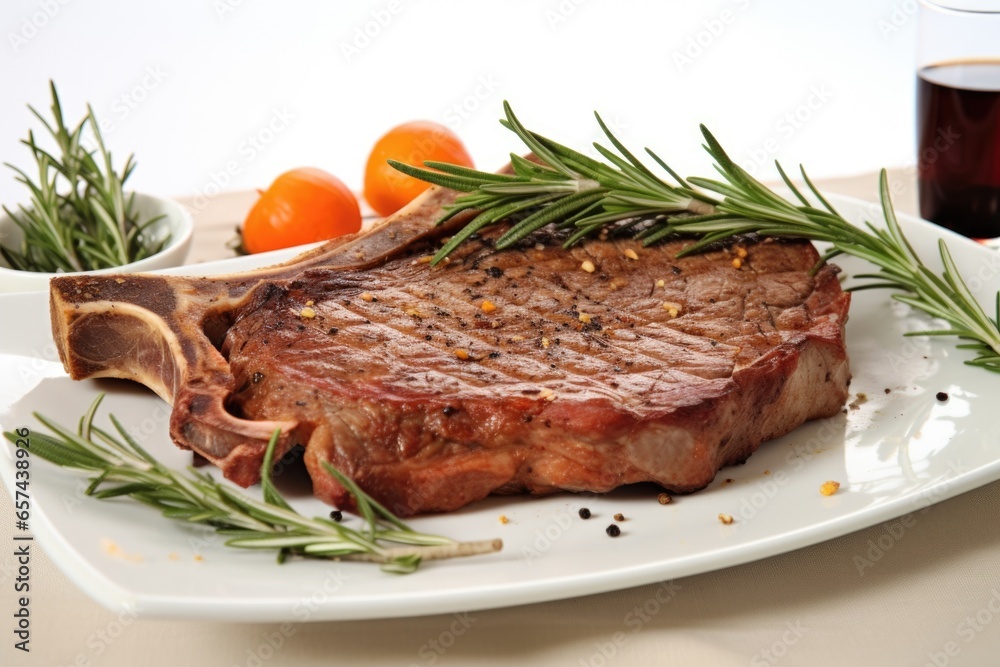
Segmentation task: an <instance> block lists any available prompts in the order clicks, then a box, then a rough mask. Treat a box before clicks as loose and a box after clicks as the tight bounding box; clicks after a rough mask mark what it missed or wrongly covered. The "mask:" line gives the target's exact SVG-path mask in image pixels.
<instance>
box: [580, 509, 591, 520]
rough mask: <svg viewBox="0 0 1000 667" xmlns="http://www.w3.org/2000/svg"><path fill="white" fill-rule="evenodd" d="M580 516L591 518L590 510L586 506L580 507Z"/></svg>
mask: <svg viewBox="0 0 1000 667" xmlns="http://www.w3.org/2000/svg"><path fill="white" fill-rule="evenodd" d="M580 518H581V519H589V518H590V510H589V509H587V508H586V507H581V508H580Z"/></svg>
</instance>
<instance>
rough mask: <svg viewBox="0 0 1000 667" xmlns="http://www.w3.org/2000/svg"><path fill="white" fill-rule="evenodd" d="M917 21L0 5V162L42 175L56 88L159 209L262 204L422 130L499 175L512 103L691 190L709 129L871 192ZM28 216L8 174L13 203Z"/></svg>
mask: <svg viewBox="0 0 1000 667" xmlns="http://www.w3.org/2000/svg"><path fill="white" fill-rule="evenodd" d="M63 3H65V4H63ZM915 11H916V3H915V2H914V1H913V0H841V1H840V2H836V3H814V2H808V3H807V2H802V0H714V1H710V2H701V3H697V4H696V3H690V4H687V3H684V4H682V3H679V2H663V1H661V2H652V1H649V2H639V1H636V2H614V3H612V2H607V1H606V2H599V1H598V0H589V1H587V0H544V1H538V0H505V1H503V2H500V1H495V0H491V1H488V2H469V1H465V2H459V1H458V0H392V1H391V2H390V1H388V0H378V1H374V2H351V3H345V2H337V3H333V2H305V1H294V2H289V1H285V2H264V1H263V0H200V1H195V0H174V1H171V2H161V3H156V4H155V5H154V4H153V3H152V2H141V3H140V2H135V1H127V0H103V1H98V0H92V1H87V0H68V1H67V0H5V2H4V3H3V9H2V10H0V29H2V33H0V34H2V37H3V39H2V42H0V68H2V69H0V71H2V73H3V79H2V80H3V84H4V85H3V91H4V92H3V95H2V96H0V156H2V158H3V161H6V162H13V163H15V164H18V165H20V166H23V167H28V166H30V165H31V164H32V163H31V160H30V156H29V154H28V152H27V149H26V148H25V147H23V146H20V145H19V144H18V141H19V140H20V139H22V138H23V137H24V136H26V133H27V129H28V128H29V127H34V128H36V131H37V129H39V124H38V123H37V121H34V119H33V118H32V117H31V116H30V114H29V112H28V110H27V108H26V105H27V104H32V105H34V106H35V107H36V108H38V109H39V110H45V112H46V113H47V107H48V89H47V81H48V80H49V79H50V78H51V79H54V80H55V81H56V83H57V85H58V87H59V91H60V93H61V95H62V98H63V107H64V111H65V113H66V115H67V118H68V119H69V120H73V121H75V120H78V119H79V118H81V117H82V115H83V113H84V104H85V103H86V102H88V101H89V102H90V103H91V104H92V105H93V108H94V110H95V112H96V114H97V116H98V118H99V119H100V120H101V121H102V123H104V124H105V125H106V126H108V127H107V130H106V132H105V134H106V140H107V142H108V143H109V145H110V146H111V148H112V150H113V153H114V154H115V156H116V162H117V163H118V164H119V165H120V164H121V163H122V162H123V161H124V157H125V156H126V155H127V154H128V153H129V152H134V153H135V154H136V157H137V159H138V162H139V167H138V169H137V171H136V172H135V175H134V177H133V179H134V180H133V181H132V182H131V183H132V186H133V187H135V188H136V189H140V190H144V191H147V192H151V193H153V194H160V195H173V196H181V195H199V194H207V195H209V196H211V195H212V194H214V193H215V192H217V190H218V188H217V187H216V186H217V185H221V186H222V187H223V188H225V189H247V188H255V187H266V186H267V184H268V183H269V182H270V181H271V180H272V179H273V178H274V177H275V176H277V175H278V174H279V173H280V172H282V171H284V170H286V169H289V168H293V167H297V166H305V165H309V166H318V167H322V168H324V169H327V170H329V171H331V172H332V173H334V174H336V175H338V176H339V177H340V178H341V179H343V180H344V181H345V182H346V183H347V184H348V185H349V186H351V187H352V188H355V189H360V187H361V179H362V173H363V168H364V163H365V160H366V158H367V155H368V151H369V149H370V147H371V145H372V143H373V142H374V141H375V140H376V139H377V138H378V137H379V136H380V135H381V134H382V133H383V132H385V131H386V130H387V129H388V128H390V127H391V126H393V125H395V124H397V123H400V122H403V121H406V120H411V119H416V118H426V119H430V120H437V121H439V122H442V123H445V124H447V125H449V126H451V127H452V128H453V129H455V130H456V131H457V132H458V133H459V134H460V135H461V136H462V138H463V139H464V141H465V142H466V144H467V146H468V148H469V150H470V152H471V154H472V156H473V158H474V159H475V161H476V163H477V166H480V167H482V168H484V169H493V168H495V167H498V166H499V165H500V164H502V163H503V162H504V161H505V160H506V155H507V153H508V152H510V151H519V152H520V151H521V149H520V147H519V145H518V143H517V141H516V139H515V138H514V137H513V135H510V134H509V133H508V132H507V131H506V130H504V129H503V128H501V127H500V125H499V123H497V119H498V118H499V117H500V115H501V103H502V101H503V100H504V99H507V100H509V101H511V103H512V104H513V105H514V108H515V110H516V111H517V112H518V114H519V116H520V117H521V119H522V121H524V122H525V123H526V124H527V125H528V126H529V127H531V128H533V129H535V130H537V131H540V132H543V133H545V134H548V135H549V136H552V137H553V138H558V139H560V140H562V141H563V142H564V143H569V144H570V145H574V146H586V145H588V143H589V142H590V141H592V140H594V139H597V138H598V136H599V131H598V128H597V127H596V124H595V123H594V121H593V117H592V115H591V112H592V111H593V110H595V109H596V110H599V111H600V112H601V113H602V115H603V116H604V117H605V119H606V120H608V121H609V123H610V124H611V125H612V126H613V127H614V128H615V129H616V130H617V132H618V133H619V134H620V136H621V138H623V139H624V140H626V142H627V143H628V144H629V145H631V146H633V147H634V148H636V149H640V148H642V147H643V146H647V145H648V146H650V147H652V148H653V149H655V150H656V151H657V152H658V153H659V154H660V155H661V156H663V157H665V158H666V159H667V160H668V162H670V163H671V164H672V166H674V167H675V168H676V169H678V171H680V172H681V173H682V174H687V175H691V174H696V173H698V174H703V175H708V174H705V172H706V170H707V161H706V160H705V159H704V158H703V156H702V153H701V149H700V136H699V133H698V124H699V123H705V124H707V125H708V126H709V127H710V128H711V129H712V130H713V131H714V132H715V133H716V135H717V136H718V137H719V138H720V140H722V142H723V144H724V145H725V146H726V147H727V148H728V149H729V151H730V153H731V154H732V155H733V156H734V157H735V158H736V159H737V160H738V161H740V162H741V163H742V164H744V166H746V167H747V168H750V169H752V170H754V171H755V173H757V174H762V175H766V176H771V175H773V172H772V171H771V169H770V161H771V160H772V159H773V158H775V157H778V158H780V159H782V161H784V162H786V163H787V164H789V165H792V166H794V165H795V164H797V163H799V162H803V163H805V164H806V165H807V166H808V167H809V169H810V171H811V173H813V174H814V175H816V176H832V175H841V174H854V173H861V172H866V171H871V170H873V169H876V168H878V167H882V166H900V165H907V164H911V163H912V162H913V159H912V157H911V155H912V153H913V152H914V129H913V127H914V124H913V109H914V103H913V90H914V81H915V76H914V47H915V35H916V25H915V24H916V19H915ZM366 33H367V34H366ZM810 105H811V107H812V108H810ZM789 114H791V115H789ZM796 114H797V116H798V117H797V118H796V117H795V115H796ZM254 138H255V139H254ZM254 140H255V141H256V144H257V145H256V146H254ZM765 163H766V164H765ZM761 164H764V166H758V165H761ZM25 199H26V194H25V192H24V191H23V188H22V186H19V185H18V184H16V183H15V182H14V179H13V173H12V172H10V170H8V169H6V168H4V169H2V170H0V200H2V201H3V203H5V204H7V205H8V206H10V205H11V204H13V203H16V202H18V201H24V200H25Z"/></svg>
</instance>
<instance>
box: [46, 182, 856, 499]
mask: <svg viewBox="0 0 1000 667" xmlns="http://www.w3.org/2000/svg"><path fill="white" fill-rule="evenodd" d="M452 198H453V194H452V193H449V192H447V191H442V190H438V189H432V190H431V191H429V192H428V194H427V195H425V196H424V197H423V198H421V199H420V200H419V201H417V202H415V203H414V204H412V205H411V206H410V207H408V208H407V209H404V210H403V211H402V212H400V213H399V214H397V215H396V216H393V217H392V218H390V219H389V220H387V221H386V222H385V223H384V224H382V225H380V226H378V227H376V228H375V229H373V230H371V231H369V232H366V233H363V234H360V235H356V236H353V237H348V238H344V239H340V240H337V241H334V242H331V243H329V244H327V245H326V246H323V247H322V248H320V249H318V250H314V251H311V252H309V253H306V254H304V255H302V256H300V257H298V258H296V259H294V260H292V261H291V262H288V263H286V264H283V265H279V266H276V267H271V268H267V269H261V270H257V271H253V272H249V273H245V274H238V275H232V276H222V277H218V278H183V277H163V276H141V275H140V276H125V275H123V276H96V277H75V276H74V277H65V278H57V279H55V280H53V281H52V292H51V298H52V321H53V331H54V336H55V339H56V342H57V344H58V346H59V350H60V355H61V358H62V359H63V362H64V363H65V365H66V367H67V369H68V370H69V372H70V375H71V376H72V377H74V378H85V377H123V378H129V379H133V380H136V381H139V382H142V383H144V384H146V385H147V386H149V387H151V388H153V389H154V390H155V391H156V392H157V393H158V394H160V396H162V397H163V398H164V399H165V400H168V401H171V402H172V403H173V406H174V408H173V413H172V416H171V425H170V433H171V436H172V437H173V439H174V441H175V442H176V443H177V444H178V445H180V446H182V447H185V448H190V449H194V450H195V451H197V452H199V453H200V454H202V455H203V456H205V457H207V458H208V459H209V460H211V461H212V462H213V463H215V464H216V465H218V466H219V467H220V468H222V470H223V471H224V472H225V474H226V476H227V477H229V478H230V479H233V480H234V481H236V482H238V483H240V484H243V485H249V484H252V483H254V482H255V481H257V479H258V478H259V469H260V465H261V461H262V457H263V452H264V448H265V446H266V443H267V441H268V439H269V438H270V436H271V434H272V432H274V430H275V429H280V430H281V437H280V440H279V455H280V454H281V453H283V452H285V451H287V450H288V449H289V448H291V447H292V446H293V445H294V444H297V443H300V444H303V445H305V448H306V451H305V460H306V464H307V466H308V468H309V472H310V474H311V476H312V479H313V484H314V488H315V491H316V493H317V495H319V496H320V497H321V498H323V499H324V500H326V501H328V502H332V503H335V504H338V505H345V504H348V503H349V498H347V497H346V494H345V491H344V489H343V488H341V486H340V485H339V484H337V483H336V482H335V480H334V479H333V478H332V477H331V476H330V475H329V474H328V473H327V472H326V470H325V469H324V467H323V464H324V463H325V462H329V463H330V464H332V465H333V466H334V467H336V468H338V469H339V470H341V471H342V472H344V473H346V474H348V475H349V476H351V477H353V478H354V479H355V480H356V481H357V482H358V483H359V484H360V485H361V486H362V488H364V489H365V490H366V491H368V492H369V493H370V494H372V495H373V496H374V497H375V498H376V499H378V500H380V501H382V502H383V503H385V504H386V505H388V506H389V507H390V509H392V510H394V511H395V512H397V513H398V514H400V515H408V514H412V513H416V512H422V511H445V510H452V509H455V508H458V507H461V506H463V505H465V504H467V503H469V502H472V501H474V500H476V499H479V498H482V497H484V496H486V495H488V494H490V493H518V492H523V491H527V492H530V493H535V494H544V493H550V492H553V491H557V490H560V489H566V490H576V491H584V490H586V491H597V492H601V491H607V490H610V489H613V488H615V487H617V486H619V485H622V484H628V483H632V482H639V481H653V482H656V483H658V484H660V485H662V486H664V487H665V488H667V489H671V490H675V491H691V490H695V489H698V488H701V487H703V486H705V485H706V484H708V483H709V482H710V481H711V480H712V478H713V477H714V475H715V473H716V472H717V471H718V469H719V468H720V467H721V466H724V465H727V464H731V463H736V462H740V461H743V460H745V459H746V458H747V457H748V456H750V454H751V453H752V452H753V451H754V450H755V449H756V448H757V447H758V446H759V445H760V443H761V442H763V441H765V440H767V439H769V438H774V437H776V436H779V435H782V434H784V433H787V432H788V431H790V430H792V429H794V428H795V427H796V426H798V425H800V424H801V423H803V422H804V421H806V420H808V419H814V418H818V417H826V416H829V415H832V414H834V413H836V412H837V411H838V410H840V409H841V407H842V406H843V403H844V401H845V399H846V397H847V384H848V381H849V377H850V376H849V369H848V360H847V354H846V349H845V345H844V324H845V322H846V319H847V311H848V305H849V302H850V297H849V295H848V294H845V293H843V292H842V291H841V289H840V286H839V284H838V281H837V269H836V268H835V267H833V266H823V267H822V268H820V269H819V270H818V271H816V272H815V273H813V272H812V271H811V270H812V269H813V268H814V267H815V265H816V263H817V261H818V255H817V253H816V251H815V249H814V248H813V247H812V245H810V244H809V243H806V242H790V243H779V242H771V241H764V242H758V243H747V244H746V245H745V246H741V247H743V248H744V250H745V252H746V256H745V257H740V256H739V254H738V252H739V248H737V247H735V246H734V247H730V248H726V249H720V250H716V251H714V252H710V253H706V254H702V255H696V256H691V257H685V258H683V259H678V258H676V254H677V252H678V251H679V250H681V249H682V248H683V247H685V245H686V243H687V242H682V241H677V242H672V243H668V244H664V245H659V246H654V247H651V248H642V247H640V246H639V245H638V244H637V243H635V242H632V241H628V242H625V241H619V242H615V241H607V240H592V241H589V242H586V243H584V244H582V245H580V246H578V247H576V248H574V249H573V250H571V251H565V250H562V249H561V248H560V247H559V240H560V239H552V238H542V237H537V238H532V239H530V240H529V241H528V242H527V243H526V244H525V245H524V246H523V247H521V248H520V249H516V250H511V251H504V252H496V251H495V250H494V249H493V247H492V239H493V238H496V235H497V234H498V233H500V232H501V231H502V228H497V229H495V230H492V231H490V232H489V233H487V234H484V235H483V236H480V237H478V238H476V239H474V240H472V241H470V242H468V243H467V244H465V245H463V246H461V247H460V248H459V249H458V250H457V251H456V252H455V254H453V255H452V257H451V258H450V261H449V262H447V263H446V264H444V265H442V266H440V267H437V268H432V267H430V265H429V264H428V263H427V262H426V260H427V259H428V258H429V256H430V254H432V253H433V252H434V250H435V249H436V248H438V247H440V243H441V241H442V238H443V237H444V236H445V235H447V234H449V233H453V230H454V225H458V224H461V222H462V219H461V218H460V217H459V218H456V219H455V220H454V221H453V226H452V227H451V228H435V227H434V226H433V221H434V220H436V219H437V217H438V216H439V215H440V212H441V210H442V209H441V207H442V206H443V205H446V204H447V203H449V202H450V201H451V199H452ZM536 244H537V245H536ZM626 250H631V251H634V253H635V257H637V259H632V258H630V256H627V255H626V252H625V251H626ZM631 254H632V253H628V255H631ZM734 259H739V260H740V261H739V262H737V263H738V264H740V266H739V267H736V266H734ZM585 263H588V265H587V268H593V271H587V270H584V269H583V268H582V267H583V265H584V264H585ZM591 264H592V265H593V266H592V267H591V266H590V265H591ZM487 302H488V305H487Z"/></svg>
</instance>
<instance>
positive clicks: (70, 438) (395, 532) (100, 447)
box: [4, 394, 502, 574]
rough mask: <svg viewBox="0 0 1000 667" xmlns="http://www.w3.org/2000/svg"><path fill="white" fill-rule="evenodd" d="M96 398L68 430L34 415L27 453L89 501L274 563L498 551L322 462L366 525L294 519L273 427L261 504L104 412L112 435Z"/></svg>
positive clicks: (392, 561) (401, 562)
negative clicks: (419, 517)
mask: <svg viewBox="0 0 1000 667" xmlns="http://www.w3.org/2000/svg"><path fill="white" fill-rule="evenodd" d="M103 397H104V395H103V394H101V395H99V396H97V398H96V399H94V402H93V403H92V404H91V406H90V408H89V409H88V410H87V412H86V413H85V414H84V416H83V417H82V418H81V419H80V424H79V427H78V429H77V432H76V433H73V432H72V431H70V430H69V429H67V428H65V427H63V426H60V425H58V424H56V423H55V422H53V421H52V420H50V419H47V418H46V417H43V416H41V415H38V414H37V413H36V414H35V417H36V418H37V419H38V420H39V421H40V422H41V423H42V424H44V425H45V426H46V427H47V428H48V429H49V430H51V431H52V432H53V435H46V434H44V433H33V434H32V439H31V451H32V453H33V454H34V455H36V456H39V457H40V458H43V459H46V460H47V461H50V462H51V463H54V464H56V465H59V466H62V467H65V468H71V469H75V470H82V471H85V472H88V473H93V474H94V475H93V477H91V478H90V480H91V483H90V486H89V487H88V489H87V493H88V495H92V496H94V497H95V498H97V499H100V500H110V499H115V498H132V499H133V500H137V501H139V502H141V503H144V504H146V505H149V506H151V507H153V508H155V509H157V510H158V511H160V512H161V514H163V516H164V517H166V518H169V519H173V520H177V521H183V522H186V523H198V524H204V525H208V526H211V527H213V528H214V529H216V530H217V531H218V532H219V533H220V534H222V535H225V536H226V537H227V538H229V539H228V540H227V541H226V544H227V545H229V546H232V547H238V548H242V549H265V550H268V549H269V550H276V551H277V552H278V554H279V558H278V560H279V562H284V560H285V558H286V557H287V556H288V555H299V556H302V557H309V558H342V559H345V560H362V561H370V562H376V563H380V564H381V565H382V569H383V570H385V571H387V572H393V573H401V574H405V573H408V572H413V571H414V570H416V569H417V567H418V566H419V565H420V563H421V561H422V560H423V559H424V558H428V559H437V558H456V557H462V556H473V555H478V554H485V553H490V552H494V551H498V550H500V549H501V548H502V543H501V542H500V540H486V541H477V542H455V541H454V540H451V539H449V538H447V537H442V536H440V535H428V534H425V533H419V532H417V531H415V530H413V529H412V528H410V527H409V526H408V525H407V524H406V523H404V522H403V521H401V520H400V519H399V518H397V517H396V516H394V515H393V514H392V513H391V512H390V511H389V510H387V509H386V508H385V507H383V506H382V505H381V504H380V503H378V502H377V501H376V500H375V499H373V498H371V497H370V496H368V495H367V494H366V493H365V492H364V491H363V490H362V489H361V488H360V487H358V485H357V484H355V483H354V481H353V480H351V479H349V478H347V477H346V476H344V475H342V474H341V473H340V472H339V471H337V470H336V469H334V468H333V467H332V466H330V465H329V464H324V466H325V467H326V469H327V471H328V472H329V473H330V474H331V475H333V476H334V477H335V478H336V479H337V481H338V482H339V483H340V484H341V485H342V486H344V487H345V488H346V489H347V490H348V491H349V492H350V493H351V495H352V496H353V497H354V501H355V503H356V505H357V506H358V508H359V510H360V511H361V512H362V514H363V515H364V516H365V519H366V523H367V530H366V531H365V532H360V531H357V530H354V529H353V528H350V527H348V526H344V525H342V524H339V523H336V522H333V521H329V520H327V519H323V518H315V519H310V518H307V517H304V516H302V515H301V514H299V513H298V512H296V511H295V509H294V508H292V507H291V506H290V505H289V504H288V503H287V502H286V501H285V500H284V498H282V497H281V495H280V493H279V492H278V490H277V488H276V487H275V486H274V483H273V480H272V479H271V466H272V464H273V462H274V453H275V448H276V446H277V443H278V438H279V436H280V435H281V431H280V429H277V430H275V432H274V434H273V435H272V437H271V440H270V442H269V443H268V446H267V451H266V453H265V456H264V462H263V465H262V466H261V486H262V488H263V492H264V493H263V495H264V501H263V502H261V501H258V500H254V499H252V498H250V497H248V496H246V495H244V494H242V493H240V492H237V491H235V490H234V489H232V488H231V487H229V486H227V485H225V484H223V483H221V482H218V481H216V480H215V479H213V478H212V477H211V476H209V475H207V474H204V473H200V472H198V471H196V470H193V469H189V470H188V471H187V472H186V473H185V472H178V471H175V470H171V469H169V468H167V467H165V466H164V465H162V464H161V463H159V462H158V461H157V460H156V459H154V458H153V457H152V456H151V455H150V454H149V453H148V452H147V451H145V450H144V449H143V448H142V447H141V446H140V445H139V444H138V443H137V442H136V441H135V439H134V438H132V437H131V436H130V435H129V434H128V432H127V431H126V430H125V428H124V427H123V426H122V425H121V423H120V422H119V421H118V420H117V419H115V418H114V416H113V415H110V416H109V417H110V419H111V422H112V424H113V425H114V427H115V431H116V433H114V434H113V433H111V432H109V431H106V430H104V429H102V428H100V427H98V426H97V425H95V424H94V418H95V416H96V413H97V409H98V407H99V405H100V403H101V400H102V399H103ZM4 436H5V437H6V438H7V439H8V440H10V441H11V443H16V441H17V435H16V434H15V433H11V432H7V433H4ZM385 543H395V544H405V545H406V546H403V547H398V546H385Z"/></svg>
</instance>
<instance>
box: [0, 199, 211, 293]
mask: <svg viewBox="0 0 1000 667" xmlns="http://www.w3.org/2000/svg"><path fill="white" fill-rule="evenodd" d="M134 206H135V209H134V210H135V212H136V213H137V214H138V217H139V220H149V219H150V218H155V217H156V216H159V215H162V216H163V217H162V218H160V220H159V221H157V222H156V223H154V224H153V227H152V232H153V234H154V236H155V238H157V239H161V238H163V237H165V236H166V235H167V234H170V241H169V242H168V243H167V245H166V246H165V247H164V248H163V250H161V251H160V252H158V253H156V254H155V255H152V256H150V257H147V258H146V259H141V260H139V261H138V262H132V263H131V264H126V265H124V266H116V267H114V268H110V269H100V270H98V271H84V272H82V273H85V274H88V275H98V274H102V273H139V272H141V271H152V270H154V269H166V268H169V267H171V266H180V265H181V264H183V263H184V260H185V259H186V258H187V254H188V251H189V250H190V249H191V237H192V234H193V233H194V221H193V220H192V219H191V214H190V213H189V212H188V210H187V209H186V208H184V207H183V206H181V205H180V204H178V203H177V202H175V201H171V200H170V199H162V198H160V197H153V196H151V195H144V194H140V193H136V195H135V204H134ZM22 238H23V236H22V234H21V228H20V227H18V226H17V224H15V223H14V221H13V220H11V219H10V217H9V216H7V215H6V214H2V215H0V243H2V244H4V245H6V246H8V247H10V248H14V249H19V248H20V246H21V239H22ZM67 275H74V274H73V273H41V272H37V271H18V270H15V269H12V268H10V266H9V265H8V264H7V262H6V261H4V259H3V257H2V256H0V292H37V291H42V290H48V289H49V280H50V279H51V278H53V277H55V276H67Z"/></svg>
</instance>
